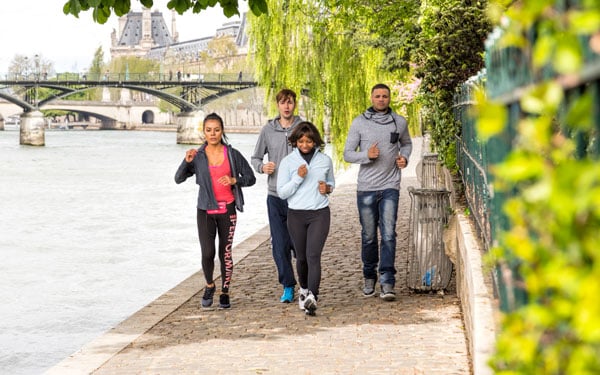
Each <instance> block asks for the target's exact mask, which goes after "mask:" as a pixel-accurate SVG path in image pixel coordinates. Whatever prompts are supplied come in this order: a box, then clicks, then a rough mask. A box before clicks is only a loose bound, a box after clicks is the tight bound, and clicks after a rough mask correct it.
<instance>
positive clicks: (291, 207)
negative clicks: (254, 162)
mask: <svg viewBox="0 0 600 375" xmlns="http://www.w3.org/2000/svg"><path fill="white" fill-rule="evenodd" d="M288 139H289V142H290V143H291V145H292V147H293V148H294V149H293V151H292V153H291V154H289V155H288V156H286V157H285V158H284V159H283V160H282V161H281V164H280V166H279V174H278V176H277V194H278V195H279V197H280V198H281V199H287V202H288V218H287V226H288V230H289V232H290V237H291V238H292V242H293V243H294V247H295V248H296V269H297V273H298V281H299V283H300V293H299V298H298V304H299V306H300V309H301V310H304V311H305V312H306V314H308V315H315V311H316V310H317V300H318V296H319V285H320V283H321V253H322V252H323V247H324V246H325V241H326V240H327V235H328V234H329V225H330V220H331V218H330V217H331V215H330V212H329V197H328V195H329V194H330V193H331V192H332V191H333V188H334V186H335V179H334V173H333V172H334V171H333V162H332V161H331V158H330V157H329V156H327V155H325V154H323V153H322V152H321V150H322V148H323V147H324V145H325V144H324V142H323V139H322V138H321V135H320V134H319V130H318V129H317V128H316V126H314V125H313V124H312V123H310V122H308V121H304V122H301V123H300V124H298V125H297V126H296V127H295V128H294V130H293V131H292V134H291V135H290V136H289V138H288Z"/></svg>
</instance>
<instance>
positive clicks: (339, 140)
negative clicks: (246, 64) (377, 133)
mask: <svg viewBox="0 0 600 375" xmlns="http://www.w3.org/2000/svg"><path fill="white" fill-rule="evenodd" d="M267 5H268V8H269V9H270V13H269V17H250V23H251V27H250V40H251V42H252V44H253V45H252V47H251V48H252V50H253V51H254V52H255V53H254V56H253V58H254V62H255V64H254V65H255V68H256V71H255V79H257V80H258V82H259V83H260V84H261V85H262V86H263V87H265V88H266V90H267V100H268V102H269V103H270V104H271V103H273V98H272V95H273V93H274V92H276V91H278V90H279V89H281V88H284V87H287V88H290V89H292V90H294V91H296V92H297V93H306V95H307V96H305V98H307V97H308V98H309V99H308V100H302V102H301V105H302V108H303V109H304V111H305V112H306V116H307V117H308V118H310V119H311V121H312V122H314V123H315V124H316V125H317V126H319V127H320V128H321V129H322V130H324V129H325V130H326V128H328V130H329V134H330V138H331V141H332V143H333V144H334V146H335V149H336V150H337V152H336V156H337V160H338V161H341V150H342V149H343V144H344V142H345V135H346V134H347V131H348V128H349V126H350V123H351V122H352V119H353V118H354V117H355V116H357V115H358V114H360V113H361V112H362V111H364V109H365V108H366V107H367V106H368V105H369V100H368V97H369V89H370V87H371V86H372V85H373V84H375V83H377V82H379V81H385V82H387V83H391V80H390V79H389V78H390V76H389V74H386V72H384V71H382V70H380V69H379V66H380V62H381V60H382V53H381V51H380V50H378V49H376V48H372V47H370V46H367V45H366V44H365V43H362V42H359V41H363V40H364V39H368V38H370V35H369V34H368V32H367V30H366V28H365V27H364V26H362V25H363V24H362V23H360V22H355V21H356V20H358V19H359V18H360V17H361V16H362V15H361V14H360V12H358V13H357V12H356V10H355V9H354V8H351V7H347V6H346V4H345V3H343V2H339V1H337V2H334V1H331V2H328V1H318V0H312V1H304V2H299V1H288V0H268V2H267ZM274 112H275V108H274V107H273V106H272V107H271V113H274Z"/></svg>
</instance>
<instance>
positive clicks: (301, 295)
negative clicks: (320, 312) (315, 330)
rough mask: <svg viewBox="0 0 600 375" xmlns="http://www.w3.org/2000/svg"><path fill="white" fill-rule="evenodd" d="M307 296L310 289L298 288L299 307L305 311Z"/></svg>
mask: <svg viewBox="0 0 600 375" xmlns="http://www.w3.org/2000/svg"><path fill="white" fill-rule="evenodd" d="M306 296H308V289H304V288H300V290H298V307H300V310H302V311H304V301H305V300H306Z"/></svg>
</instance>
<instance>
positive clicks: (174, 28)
mask: <svg viewBox="0 0 600 375" xmlns="http://www.w3.org/2000/svg"><path fill="white" fill-rule="evenodd" d="M176 17H177V13H175V10H172V11H171V34H172V35H173V42H174V43H177V42H179V33H178V32H177V24H176V22H177V20H176Z"/></svg>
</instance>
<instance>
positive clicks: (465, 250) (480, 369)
mask: <svg viewBox="0 0 600 375" xmlns="http://www.w3.org/2000/svg"><path fill="white" fill-rule="evenodd" d="M456 216H457V219H458V220H457V221H456V226H457V228H456V229H457V230H456V233H457V242H458V254H457V255H458V263H459V264H458V265H457V268H458V269H459V272H458V275H457V276H458V280H457V288H458V293H459V297H460V301H461V307H462V311H463V322H464V324H465V330H466V335H467V339H468V345H469V353H470V354H471V360H472V363H473V374H474V375H491V374H492V373H493V372H492V369H491V368H490V367H489V366H488V365H487V362H488V360H489V359H490V356H491V355H492V353H493V352H494V346H495V337H496V323H495V320H494V311H495V308H494V302H493V301H494V296H493V292H492V290H493V286H492V280H491V275H490V272H489V271H488V272H486V271H485V269H484V266H483V250H482V249H483V247H482V246H481V245H480V243H479V241H478V240H477V236H476V234H475V233H474V231H473V227H472V224H471V222H470V221H469V219H468V218H467V217H465V215H463V214H462V213H457V214H456ZM461 274H462V275H461Z"/></svg>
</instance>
